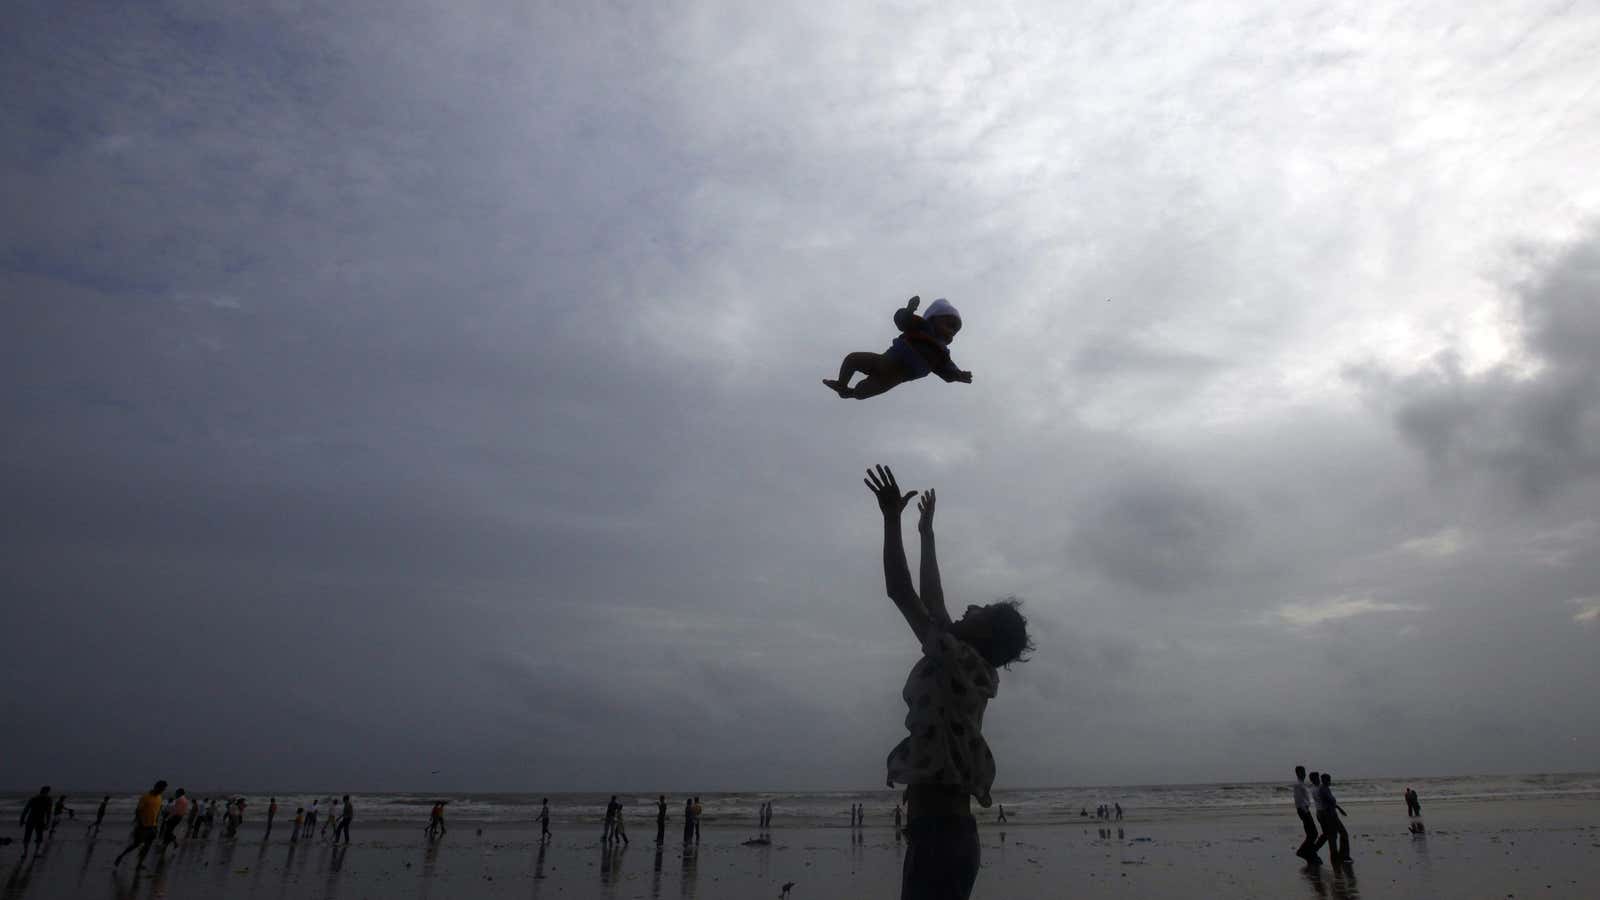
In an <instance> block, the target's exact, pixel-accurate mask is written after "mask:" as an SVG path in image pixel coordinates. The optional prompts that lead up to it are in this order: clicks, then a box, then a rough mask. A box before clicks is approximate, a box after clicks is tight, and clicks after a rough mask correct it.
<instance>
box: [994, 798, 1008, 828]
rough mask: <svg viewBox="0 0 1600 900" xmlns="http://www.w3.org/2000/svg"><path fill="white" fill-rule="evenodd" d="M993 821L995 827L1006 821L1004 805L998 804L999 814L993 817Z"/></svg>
mask: <svg viewBox="0 0 1600 900" xmlns="http://www.w3.org/2000/svg"><path fill="white" fill-rule="evenodd" d="M994 821H995V824H996V825H1003V824H1005V821H1006V805H1005V804H1004V803H1002V804H1000V814H999V815H997V816H995V817H994Z"/></svg>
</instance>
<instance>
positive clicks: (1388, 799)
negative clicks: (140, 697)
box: [3, 773, 1600, 830]
mask: <svg viewBox="0 0 1600 900" xmlns="http://www.w3.org/2000/svg"><path fill="white" fill-rule="evenodd" d="M1408 786H1409V787H1411V788H1413V789H1415V790H1416V791H1417V793H1418V794H1419V795H1420V797H1421V799H1422V807H1423V814H1424V815H1426V814H1427V812H1428V809H1429V806H1430V804H1434V803H1451V802H1460V801H1468V800H1471V801H1495V800H1531V799H1552V798H1568V797H1575V798H1584V797H1594V798H1600V773H1584V774H1546V775H1468V776H1456V777H1444V778H1369V779H1351V780H1349V781H1338V782H1336V783H1335V784H1334V793H1335V794H1336V795H1337V796H1338V798H1339V802H1340V804H1341V805H1343V806H1345V807H1346V808H1350V807H1351V806H1361V805H1367V804H1378V803H1388V804H1393V805H1394V806H1395V807H1396V808H1402V801H1401V793H1402V792H1403V791H1404V790H1405V789H1406V788H1407V787H1408ZM195 793H196V794H197V795H199V796H212V795H213V794H211V793H210V792H207V791H196V792H195ZM69 794H70V796H71V799H70V800H69V801H68V805H69V806H70V807H71V808H73V809H74V810H75V811H76V813H77V821H78V822H80V823H83V824H87V823H88V822H92V821H93V820H94V813H95V808H96V807H97V806H98V805H99V798H100V796H101V795H102V794H103V792H90V791H84V792H71V791H69ZM3 796H4V798H5V799H4V803H5V808H6V809H7V810H10V811H11V813H10V814H11V815H12V816H13V818H14V817H15V816H16V815H18V814H20V810H21V807H22V805H23V803H25V802H26V800H27V796H28V795H27V794H20V793H11V794H5V795H3ZM223 796H227V795H225V794H224V795H223ZM243 796H244V797H245V798H246V803H247V806H246V815H245V821H246V823H247V825H253V826H259V825H260V824H261V822H262V821H263V820H264V818H265V816H266V810H267V800H268V798H267V796H266V795H258V794H244V795H243ZM542 796H548V797H549V798H550V810H551V828H552V829H557V830H559V829H561V828H563V827H571V826H578V825H581V826H583V827H589V826H597V824H598V823H599V821H600V820H601V818H602V816H603V814H604V812H605V806H606V802H607V801H608V800H609V799H610V797H611V795H610V794H609V793H564V794H548V795H541V794H521V793H517V794H494V793H477V794H407V793H392V794H358V795H352V796H351V800H352V802H353V803H354V804H355V808H356V821H357V822H369V823H378V822H414V823H416V825H417V827H418V828H419V829H420V828H422V827H424V826H425V825H426V824H427V821H428V811H429V809H430V808H431V807H432V805H433V803H434V801H436V800H446V801H448V806H447V807H446V821H447V822H448V823H449V824H450V826H451V827H456V826H458V825H484V826H487V825H500V826H506V825H528V824H530V823H532V822H533V821H534V820H535V818H536V817H537V816H538V813H539V805H540V804H539V801H540V799H541V797H542ZM685 796H686V795H684V794H678V793H674V794H668V795H667V802H668V814H669V815H670V816H671V817H672V818H671V822H670V823H669V827H673V826H675V825H679V826H681V824H682V821H683V819H682V816H683V802H684V799H685ZM699 797H700V802H701V805H702V807H703V809H704V812H703V815H702V820H701V821H702V824H703V826H704V827H706V828H717V827H748V828H753V827H754V825H755V822H756V812H757V809H758V807H759V806H760V805H761V804H762V803H765V802H767V801H771V802H772V804H773V826H774V827H775V828H782V827H785V826H787V827H821V828H827V827H838V828H845V827H848V812H849V809H850V806H851V804H854V803H861V804H864V805H865V807H866V811H867V812H866V815H867V826H868V827H869V828H870V827H875V826H883V825H886V824H888V823H889V822H890V821H891V820H892V817H893V810H894V804H895V800H896V799H897V798H898V797H899V792H898V791H890V790H887V789H884V790H874V791H799V792H785V791H752V792H739V793H706V794H700V795H699ZM277 798H278V819H277V821H278V823H279V824H287V823H290V822H292V821H293V820H294V811H295V807H296V806H306V807H308V808H309V807H310V805H311V802H312V800H313V799H316V798H315V797H314V796H313V795H310V794H279V795H277ZM655 798H656V795H655V794H641V793H623V794H619V795H618V799H619V800H621V801H622V803H623V804H624V806H625V808H626V815H627V818H628V822H629V823H630V824H631V825H633V827H634V828H635V829H639V828H642V827H644V826H645V825H647V824H649V825H653V824H654V819H655ZM136 799H137V797H135V796H132V795H123V796H115V795H114V796H113V798H112V801H111V803H110V805H109V806H108V807H107V812H106V821H107V823H108V824H112V823H124V822H127V821H128V820H129V818H130V817H131V816H132V812H133V805H134V802H135V801H136ZM321 799H322V807H321V808H322V809H324V810H326V809H327V806H328V798H327V797H326V796H324V797H322V798H321ZM994 799H995V802H996V803H1003V804H1005V808H1006V816H1007V818H1008V819H1009V823H1010V825H1011V826H1012V827H1025V826H1027V825H1049V824H1061V823H1065V822H1078V821H1083V820H1082V818H1081V817H1080V815H1079V812H1080V810H1084V809H1087V810H1088V811H1089V814H1090V816H1091V818H1092V816H1093V815H1094V808H1095V806H1096V805H1098V804H1101V803H1107V804H1110V803H1121V804H1122V807H1123V810H1124V813H1125V815H1126V817H1127V820H1128V821H1133V822H1138V821H1150V820H1154V819H1171V818H1177V817H1183V816H1190V815H1215V814H1218V813H1230V814H1240V815H1248V814H1251V813H1273V814H1276V813H1281V812H1284V811H1285V810H1287V809H1290V808H1291V807H1292V803H1293V799H1292V796H1291V794H1290V786H1289V782H1287V781H1283V782H1239V783H1223V784H1167V785H1124V786H1102V787H1056V788H1022V789H1013V790H998V791H995V793H994ZM993 814H994V810H993V809H991V810H989V811H988V813H987V815H988V816H989V817H990V818H992V816H993ZM219 816H220V813H219ZM984 816H985V814H984V813H981V812H980V813H979V817H980V818H983V817H984ZM219 826H220V823H219Z"/></svg>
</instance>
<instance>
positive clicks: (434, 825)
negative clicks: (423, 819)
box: [423, 800, 445, 838]
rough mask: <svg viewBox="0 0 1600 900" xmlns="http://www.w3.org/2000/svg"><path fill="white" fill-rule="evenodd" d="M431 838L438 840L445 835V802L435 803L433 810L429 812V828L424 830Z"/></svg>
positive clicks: (438, 801) (437, 801)
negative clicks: (437, 838)
mask: <svg viewBox="0 0 1600 900" xmlns="http://www.w3.org/2000/svg"><path fill="white" fill-rule="evenodd" d="M423 831H424V832H426V833H427V835H428V837H429V838H436V837H439V836H441V835H443V834H444V832H445V828H444V801H443V800H435V801H433V808H432V809H430V810H428V827H427V828H424V829H423Z"/></svg>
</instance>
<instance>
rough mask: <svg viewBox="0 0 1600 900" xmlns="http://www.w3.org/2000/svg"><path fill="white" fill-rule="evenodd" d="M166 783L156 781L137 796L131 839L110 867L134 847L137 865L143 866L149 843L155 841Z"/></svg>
mask: <svg viewBox="0 0 1600 900" xmlns="http://www.w3.org/2000/svg"><path fill="white" fill-rule="evenodd" d="M166 790H167V783H166V782H165V781H158V782H156V784H155V787H152V788H151V789H150V791H149V792H148V793H146V794H145V795H144V796H142V797H140V798H139V803H138V804H137V805H136V806H135V807H134V810H133V839H132V840H131V841H130V842H129V843H128V846H126V847H124V848H123V850H122V852H121V853H118V854H117V858H116V859H115V860H113V861H112V863H111V866H112V868H116V867H117V866H119V865H121V864H122V858H123V857H124V856H127V855H128V854H129V853H132V852H133V850H134V848H136V847H137V848H138V850H139V865H138V866H137V868H140V869H142V868H144V858H145V857H146V856H147V855H149V853H150V845H151V844H153V843H155V840H156V830H157V827H158V826H159V824H160V822H161V795H162V794H164V793H166Z"/></svg>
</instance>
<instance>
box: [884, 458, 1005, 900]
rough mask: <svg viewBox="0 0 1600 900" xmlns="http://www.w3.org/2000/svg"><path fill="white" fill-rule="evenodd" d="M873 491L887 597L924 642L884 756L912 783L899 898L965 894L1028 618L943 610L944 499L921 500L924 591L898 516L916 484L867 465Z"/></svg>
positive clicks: (898, 780) (992, 608) (897, 779)
mask: <svg viewBox="0 0 1600 900" xmlns="http://www.w3.org/2000/svg"><path fill="white" fill-rule="evenodd" d="M864 481H865V482H866V485H867V489H868V490H870V491H871V492H872V494H873V496H874V497H875V498H876V499H877V501H878V510H879V512H880V513H881V514H882V517H883V576H884V587H885V590H886V592H887V593H888V595H889V599H890V600H892V601H893V602H894V605H895V607H896V608H897V609H898V610H899V611H900V614H901V616H903V617H904V618H905V621H906V624H907V625H908V626H909V627H910V629H911V633H912V634H913V635H914V636H915V637H916V639H917V642H918V643H919V644H920V645H921V648H922V658H921V659H919V660H918V661H917V663H916V664H915V665H914V666H912V668H911V673H910V675H909V676H908V677H907V678H906V684H905V688H904V689H903V690H902V692H901V696H902V697H903V698H904V699H905V701H906V707H907V711H906V717H905V725H906V730H907V731H908V732H909V734H908V736H907V737H906V738H905V739H904V740H902V741H901V742H900V743H899V744H898V745H896V746H895V748H894V749H893V750H891V751H890V752H889V755H888V758H887V759H886V760H885V764H886V768H887V770H888V773H887V774H888V782H889V785H890V786H891V787H892V786H894V785H896V784H904V785H907V790H906V797H907V803H908V806H909V810H910V813H909V819H910V823H909V827H908V828H907V833H908V834H909V835H910V838H911V843H910V846H909V847H908V848H907V850H906V856H905V863H904V867H903V869H902V873H901V880H900V897H901V900H966V898H967V897H969V896H971V894H972V886H973V884H975V883H976V882H977V879H978V866H979V863H980V857H981V851H980V849H979V844H978V825H977V820H975V819H974V818H973V816H972V807H971V800H972V798H974V797H976V798H977V800H978V804H979V805H980V806H982V807H984V808H988V807H989V806H990V804H991V803H992V802H993V801H992V799H991V797H990V794H989V791H990V788H991V786H992V785H993V784H994V775H995V764H994V755H993V754H992V753H991V752H990V751H989V747H988V744H987V743H986V742H985V741H984V739H983V715H984V712H985V710H986V709H987V707H988V703H989V700H990V699H992V698H993V697H994V696H995V693H996V691H997V689H998V688H999V680H1000V677H999V676H1000V673H999V670H1000V668H1001V667H1005V666H1009V665H1010V664H1011V663H1013V662H1018V661H1025V659H1026V657H1025V656H1024V654H1025V653H1026V652H1027V651H1028V650H1030V649H1032V646H1033V645H1032V642H1031V641H1030V640H1029V639H1028V622H1027V619H1025V618H1024V617H1023V616H1022V613H1021V612H1020V610H1019V609H1018V604H1017V602H1016V601H1014V600H1008V601H1001V602H998V603H991V604H989V605H988V606H981V607H980V606H968V607H967V609H966V612H965V613H964V614H963V615H962V617H961V619H960V620H959V621H952V620H951V618H950V613H949V612H948V611H947V610H946V608H945V599H944V588H943V586H942V583H941V580H940V575H939V562H938V556H937V554H936V552H935V541H934V531H933V520H934V509H935V505H936V503H937V499H938V498H937V496H936V494H935V493H934V492H933V491H932V490H929V491H927V492H925V493H923V494H922V497H921V500H920V501H919V502H918V504H917V509H918V511H919V512H920V516H919V518H918V522H917V531H918V533H919V534H920V536H921V546H922V561H921V573H922V593H921V594H920V595H919V594H918V593H917V589H916V588H915V587H914V586H913V585H912V583H911V570H910V568H909V567H908V565H907V563H906V551H905V546H904V545H903V543H902V539H901V535H900V517H901V515H902V514H903V513H904V512H905V508H906V504H907V503H909V502H910V500H911V498H913V497H916V496H917V492H916V491H908V492H906V493H903V494H902V493H901V491H900V485H899V483H898V482H896V481H895V477H894V472H893V471H892V470H891V469H889V467H887V466H882V465H880V466H878V467H876V469H875V470H868V472H867V477H866V478H865V479H864Z"/></svg>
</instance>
